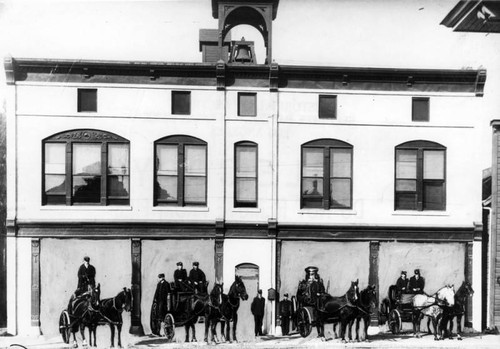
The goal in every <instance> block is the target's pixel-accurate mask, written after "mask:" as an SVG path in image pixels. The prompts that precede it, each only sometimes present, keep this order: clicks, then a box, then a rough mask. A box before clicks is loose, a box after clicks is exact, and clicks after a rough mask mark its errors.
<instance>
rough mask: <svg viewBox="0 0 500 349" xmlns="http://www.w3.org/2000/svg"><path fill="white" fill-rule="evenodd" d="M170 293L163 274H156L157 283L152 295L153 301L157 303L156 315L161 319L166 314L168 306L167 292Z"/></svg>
mask: <svg viewBox="0 0 500 349" xmlns="http://www.w3.org/2000/svg"><path fill="white" fill-rule="evenodd" d="M169 293H170V285H169V284H168V282H167V280H165V274H163V273H161V274H158V284H157V285H156V291H155V296H154V302H156V303H157V304H158V316H159V318H160V319H162V320H163V318H164V317H165V315H166V314H167V311H168V310H169V309H168V308H169V307H168V294H169Z"/></svg>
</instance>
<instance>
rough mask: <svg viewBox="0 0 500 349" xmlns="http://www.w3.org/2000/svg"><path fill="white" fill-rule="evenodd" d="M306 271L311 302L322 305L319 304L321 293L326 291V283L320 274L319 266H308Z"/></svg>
mask: <svg viewBox="0 0 500 349" xmlns="http://www.w3.org/2000/svg"><path fill="white" fill-rule="evenodd" d="M305 271H306V281H307V287H308V289H309V290H308V291H309V294H310V297H311V299H310V302H311V304H315V305H317V306H318V307H320V306H321V304H319V302H320V300H321V297H320V296H321V295H322V294H323V293H325V285H324V284H323V280H322V279H321V277H320V276H319V274H318V268H317V267H307V268H306V269H305Z"/></svg>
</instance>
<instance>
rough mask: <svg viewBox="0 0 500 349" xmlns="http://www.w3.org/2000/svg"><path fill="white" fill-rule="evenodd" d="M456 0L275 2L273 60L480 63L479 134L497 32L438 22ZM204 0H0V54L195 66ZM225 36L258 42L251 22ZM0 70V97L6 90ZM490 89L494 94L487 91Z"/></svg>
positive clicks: (499, 48)
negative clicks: (461, 28)
mask: <svg viewBox="0 0 500 349" xmlns="http://www.w3.org/2000/svg"><path fill="white" fill-rule="evenodd" d="M457 2H458V0H439V1H436V0H308V1H304V0H281V1H280V3H279V7H278V14H277V17H276V19H275V20H274V21H273V29H272V30H273V38H272V40H273V59H274V60H275V61H276V62H277V63H278V64H292V65H328V66H354V67H393V68H429V69H431V68H449V69H478V68H486V69H488V79H487V82H486V93H485V97H484V102H485V103H484V107H485V112H486V114H487V115H488V116H487V119H488V120H485V122H484V132H485V136H487V137H491V129H490V128H489V121H490V120H491V119H495V118H497V119H500V98H494V97H495V95H496V96H498V95H499V94H500V34H484V33H457V32H453V31H452V30H451V29H450V28H447V27H445V26H443V25H440V24H439V23H440V22H441V21H442V20H443V18H444V17H445V16H446V14H447V13H448V12H449V11H450V10H451V9H452V8H453V7H454V6H455V4H456V3H457ZM217 26H218V22H217V19H214V18H213V17H212V11H211V0H182V1H181V0H153V1H151V0H149V1H148V0H133V1H132V0H108V1H97V0H94V1H91V0H87V1H81V0H64V1H63V0H38V1H35V0H31V1H27V0H15V1H12V0H3V1H2V0H0V56H2V57H4V56H6V55H12V56H13V57H14V58H15V57H23V58H67V59H92V60H99V59H103V60H124V61H135V60H139V61H168V62H201V52H199V46H198V35H199V29H202V28H213V29H215V28H217ZM231 35H232V39H240V37H241V36H245V39H246V40H253V41H255V43H256V51H257V60H258V62H262V59H263V57H264V49H263V41H262V38H261V37H260V36H259V34H258V32H257V31H256V30H255V29H254V28H251V27H248V26H242V27H237V28H235V29H234V30H233V31H232V32H231ZM4 78H5V74H4V72H3V66H2V67H1V68H0V98H1V95H2V93H3V92H4V90H5V82H4ZM490 91H493V92H492V93H490Z"/></svg>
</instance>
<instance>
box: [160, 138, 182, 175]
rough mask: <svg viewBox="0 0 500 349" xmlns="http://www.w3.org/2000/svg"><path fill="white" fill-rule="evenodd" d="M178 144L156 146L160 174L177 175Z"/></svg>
mask: <svg viewBox="0 0 500 349" xmlns="http://www.w3.org/2000/svg"><path fill="white" fill-rule="evenodd" d="M177 153H178V146H177V145H163V144H159V145H157V146H156V157H157V159H156V161H157V170H156V173H157V174H158V175H171V176H175V175H177V169H178V163H177Z"/></svg>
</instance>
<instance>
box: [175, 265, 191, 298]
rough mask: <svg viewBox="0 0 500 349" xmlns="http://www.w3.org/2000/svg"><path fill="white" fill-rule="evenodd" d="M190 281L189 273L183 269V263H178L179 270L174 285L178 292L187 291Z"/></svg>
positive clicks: (176, 271) (176, 272)
mask: <svg viewBox="0 0 500 349" xmlns="http://www.w3.org/2000/svg"><path fill="white" fill-rule="evenodd" d="M187 280H188V277H187V271H186V269H184V268H183V267H182V262H177V269H176V270H175V271H174V283H175V289H176V290H177V291H181V292H183V291H185V290H186V282H187Z"/></svg>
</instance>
